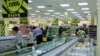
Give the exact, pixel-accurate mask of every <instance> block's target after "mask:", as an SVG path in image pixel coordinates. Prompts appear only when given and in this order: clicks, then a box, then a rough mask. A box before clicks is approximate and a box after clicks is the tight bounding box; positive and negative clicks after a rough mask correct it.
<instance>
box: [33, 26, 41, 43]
mask: <svg viewBox="0 0 100 56" xmlns="http://www.w3.org/2000/svg"><path fill="white" fill-rule="evenodd" d="M33 35H34V36H35V37H36V41H37V44H41V43H42V37H43V32H42V30H41V28H39V27H35V26H34V27H33Z"/></svg>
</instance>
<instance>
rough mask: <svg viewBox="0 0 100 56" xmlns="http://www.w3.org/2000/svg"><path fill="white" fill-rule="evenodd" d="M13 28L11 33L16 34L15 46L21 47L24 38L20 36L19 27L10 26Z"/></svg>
mask: <svg viewBox="0 0 100 56" xmlns="http://www.w3.org/2000/svg"><path fill="white" fill-rule="evenodd" d="M12 30H13V34H14V35H15V36H16V47H17V48H19V47H20V48H22V47H23V46H24V43H25V42H24V38H23V36H22V33H21V32H20V31H19V28H18V27H16V26H15V27H13V28H12Z"/></svg>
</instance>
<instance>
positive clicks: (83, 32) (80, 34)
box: [77, 28, 86, 42]
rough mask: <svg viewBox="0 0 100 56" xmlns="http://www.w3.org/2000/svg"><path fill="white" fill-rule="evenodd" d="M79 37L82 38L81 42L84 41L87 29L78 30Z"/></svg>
mask: <svg viewBox="0 0 100 56" xmlns="http://www.w3.org/2000/svg"><path fill="white" fill-rule="evenodd" d="M77 34H78V36H79V38H80V41H81V42H84V38H85V35H86V33H85V31H84V30H83V29H82V28H79V31H78V32H77Z"/></svg>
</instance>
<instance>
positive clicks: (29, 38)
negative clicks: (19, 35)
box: [26, 28, 35, 47]
mask: <svg viewBox="0 0 100 56" xmlns="http://www.w3.org/2000/svg"><path fill="white" fill-rule="evenodd" d="M34 39H35V38H34V37H33V34H32V31H31V29H30V28H28V34H27V38H26V40H27V47H30V46H33V44H34Z"/></svg>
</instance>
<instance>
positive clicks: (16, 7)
mask: <svg viewBox="0 0 100 56" xmlns="http://www.w3.org/2000/svg"><path fill="white" fill-rule="evenodd" d="M27 14H28V0H3V3H2V16H3V17H4V18H12V17H27Z"/></svg>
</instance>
